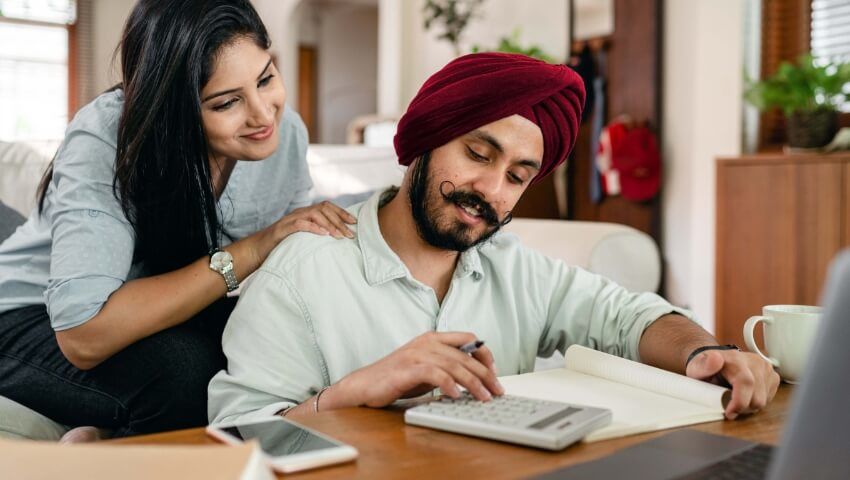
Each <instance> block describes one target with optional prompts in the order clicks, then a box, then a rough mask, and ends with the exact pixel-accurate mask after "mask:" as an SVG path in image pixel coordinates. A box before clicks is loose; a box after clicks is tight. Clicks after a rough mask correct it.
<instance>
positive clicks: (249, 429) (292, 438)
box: [221, 420, 339, 457]
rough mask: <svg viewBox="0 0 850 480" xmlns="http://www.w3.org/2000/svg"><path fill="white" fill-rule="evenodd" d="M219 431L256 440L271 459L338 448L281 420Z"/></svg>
mask: <svg viewBox="0 0 850 480" xmlns="http://www.w3.org/2000/svg"><path fill="white" fill-rule="evenodd" d="M221 430H223V431H225V432H227V433H229V434H230V435H233V436H234V437H236V438H238V439H240V440H252V439H257V441H259V442H260V447H261V448H262V449H263V451H264V452H266V453H267V454H268V455H270V456H272V457H283V456H285V455H293V454H296V453H304V452H312V451H314V450H323V449H326V448H335V447H338V446H339V445H338V444H336V443H334V442H331V441H328V440H326V439H324V438H322V437H319V436H317V435H314V434H313V433H310V432H308V431H307V430H304V429H303V428H301V427H299V426H297V425H294V424H292V423H289V422H287V421H281V420H273V421H269V422H261V423H252V424H248V425H240V426H234V427H225V428H222V429H221Z"/></svg>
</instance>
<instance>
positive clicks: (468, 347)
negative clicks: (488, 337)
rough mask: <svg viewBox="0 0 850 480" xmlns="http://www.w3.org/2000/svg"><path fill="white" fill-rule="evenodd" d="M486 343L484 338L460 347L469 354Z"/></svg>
mask: <svg viewBox="0 0 850 480" xmlns="http://www.w3.org/2000/svg"><path fill="white" fill-rule="evenodd" d="M482 345H484V340H476V341H474V342H469V343H467V344H466V345H461V346H460V347H458V349H459V350H460V351H461V352H463V353H467V354H471V353H475V351H476V350H478V349H479V348H481V346H482Z"/></svg>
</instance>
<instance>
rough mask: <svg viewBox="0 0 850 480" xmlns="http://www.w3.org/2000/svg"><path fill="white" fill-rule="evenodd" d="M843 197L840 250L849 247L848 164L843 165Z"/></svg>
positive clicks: (849, 178)
mask: <svg viewBox="0 0 850 480" xmlns="http://www.w3.org/2000/svg"><path fill="white" fill-rule="evenodd" d="M843 180H844V181H843V184H844V197H843V200H842V202H841V223H842V225H844V237H843V238H842V239H841V240H842V242H841V246H842V248H848V247H850V162H847V163H846V164H845V165H844V179H843Z"/></svg>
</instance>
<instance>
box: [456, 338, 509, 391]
mask: <svg viewBox="0 0 850 480" xmlns="http://www.w3.org/2000/svg"><path fill="white" fill-rule="evenodd" d="M450 350H451V351H448V352H446V353H447V355H449V356H450V357H451V358H452V359H454V360H455V361H457V362H458V363H460V364H462V365H463V366H464V367H465V368H466V369H467V370H469V371H471V372H472V373H474V374H475V376H476V377H478V379H479V380H480V381H481V382H482V383H483V386H484V388H486V389H487V391H488V392H489V393H490V394H491V395H501V394H503V393H504V389H503V388H502V385H501V384H500V383H499V381H498V380H496V372H495V371H494V370H493V368H492V367H491V365H488V364H485V363H482V362H481V361H480V360H479V359H478V358H477V357H470V356H469V355H467V354H465V353H463V352H461V351H459V350H456V349H450ZM479 351H480V350H479ZM490 357H491V358H492V355H491V356H490Z"/></svg>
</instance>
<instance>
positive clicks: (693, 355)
mask: <svg viewBox="0 0 850 480" xmlns="http://www.w3.org/2000/svg"><path fill="white" fill-rule="evenodd" d="M706 350H738V351H740V350H741V349H740V348H738V346H737V345H734V344H732V343H730V344H728V345H706V346H703V347H699V348H697V349H694V351H693V352H691V354H690V355H688V359H687V360H686V361H685V369H687V368H688V365H689V364H690V363H691V360H693V359H694V358H696V356H697V355H699V354H700V353H702V352H704V351H706Z"/></svg>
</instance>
